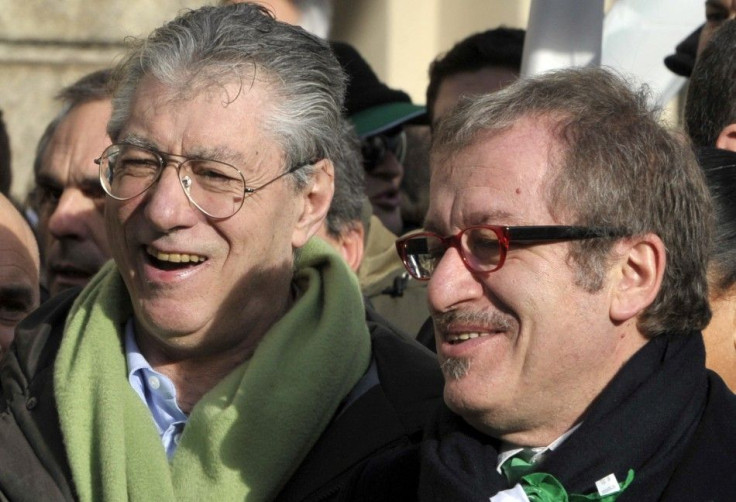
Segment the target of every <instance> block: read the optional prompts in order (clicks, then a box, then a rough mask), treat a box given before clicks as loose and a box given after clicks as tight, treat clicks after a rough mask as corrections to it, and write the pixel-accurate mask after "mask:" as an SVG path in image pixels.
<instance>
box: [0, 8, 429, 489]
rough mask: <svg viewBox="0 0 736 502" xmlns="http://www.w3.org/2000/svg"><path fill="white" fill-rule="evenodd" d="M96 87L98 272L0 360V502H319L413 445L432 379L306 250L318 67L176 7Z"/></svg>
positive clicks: (235, 15)
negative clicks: (111, 79)
mask: <svg viewBox="0 0 736 502" xmlns="http://www.w3.org/2000/svg"><path fill="white" fill-rule="evenodd" d="M115 74H116V76H117V77H118V78H117V79H116V84H117V86H116V88H115V91H114V94H113V100H112V118H111V120H110V122H109V124H108V127H107V131H108V132H109V135H110V138H111V140H112V144H111V145H110V146H107V147H106V148H104V150H103V151H101V152H98V156H97V158H96V160H94V162H96V163H97V165H98V167H99V179H100V182H101V187H102V190H104V193H105V201H104V209H105V210H104V214H105V228H106V231H107V232H106V234H107V239H108V241H109V244H110V249H111V252H112V255H113V259H114V260H113V261H111V262H108V263H107V264H106V265H104V266H103V267H102V269H101V270H100V271H99V273H97V274H96V275H95V277H94V278H93V279H92V280H91V282H90V283H89V284H87V286H86V287H85V288H84V289H83V290H82V291H81V292H80V291H79V290H78V289H75V290H69V291H64V292H61V293H59V294H58V295H56V296H55V297H54V298H52V299H51V300H49V301H48V302H46V303H45V304H44V305H43V306H42V307H41V308H40V309H38V310H36V311H35V312H34V313H32V314H31V315H30V317H28V318H26V321H27V322H26V323H25V324H23V325H22V326H19V327H18V329H17V331H16V343H15V344H14V345H13V347H12V348H11V350H10V351H9V352H8V354H7V355H6V356H5V357H4V358H3V360H2V363H1V366H2V367H1V371H0V388H1V393H0V416H1V417H2V420H0V493H2V498H3V499H9V500H87V501H98V500H99V501H102V500H170V501H174V500H254V501H256V500H259V501H270V500H282V501H290V500H294V501H297V500H298V501H302V500H332V499H336V498H338V497H339V496H340V494H341V490H342V487H343V484H344V482H345V480H346V478H347V476H348V475H349V474H350V472H351V470H352V469H354V468H355V467H356V466H357V465H359V464H360V463H361V462H363V461H364V460H365V459H366V458H368V457H370V456H371V455H373V454H376V453H377V452H381V451H386V450H390V449H392V448H395V447H397V446H401V445H405V444H410V443H412V442H416V441H417V440H418V439H419V438H420V437H421V432H422V424H423V422H424V420H425V418H426V415H427V414H428V413H429V411H430V410H431V409H433V408H434V407H435V406H436V405H437V404H438V401H439V394H440V391H441V379H442V376H441V373H440V370H439V367H438V366H437V363H436V360H435V359H434V358H433V357H432V356H431V355H430V354H428V353H427V352H426V351H424V350H423V349H422V347H420V346H418V345H417V344H416V343H415V342H413V341H412V340H408V339H404V338H401V337H399V336H397V334H396V333H394V332H393V331H391V330H390V329H388V328H387V327H385V326H383V325H379V324H377V323H366V321H365V310H364V306H363V300H362V295H361V292H360V289H359V287H358V283H357V280H356V279H355V276H354V274H352V272H351V271H350V270H349V269H348V267H347V266H346V265H345V264H344V263H343V261H342V260H341V258H340V257H339V256H338V255H337V253H336V252H335V251H333V250H332V248H330V247H329V246H328V245H327V244H326V243H324V242H322V241H320V240H319V239H317V238H311V237H312V236H313V235H314V234H315V233H316V232H317V230H318V229H319V228H320V227H321V226H322V225H323V220H324V218H325V214H326V213H327V211H328V207H329V205H330V201H331V199H332V195H333V191H334V178H335V169H334V163H335V162H336V161H340V160H341V159H343V157H344V155H345V151H344V150H345V149H346V148H347V142H348V135H347V133H348V131H350V129H349V128H348V125H347V124H346V122H345V119H344V118H343V117H342V108H343V106H342V105H343V95H344V89H345V86H344V74H343V72H342V71H341V69H340V66H339V64H338V62H337V61H336V59H335V57H334V55H333V54H332V52H331V50H330V48H329V45H328V44H327V43H326V42H324V41H323V40H321V39H319V38H317V37H314V36H313V35H309V34H307V33H306V32H305V31H303V30H302V29H301V28H297V27H294V26H291V25H288V24H284V23H281V22H277V21H275V20H274V19H273V18H272V17H271V16H270V15H269V14H268V12H267V11H266V10H265V9H263V8H262V7H259V6H257V5H255V4H251V3H241V4H237V5H231V6H223V7H202V8H201V9H197V10H193V11H187V12H185V13H183V14H182V15H181V16H180V17H178V18H177V19H175V20H173V21H171V22H170V23H168V24H165V25H163V26H162V27H160V28H159V29H157V30H156V31H154V32H153V33H152V34H151V35H150V36H149V37H148V38H147V39H146V40H145V41H141V42H139V43H135V44H133V45H132V46H131V48H130V51H129V53H128V54H127V56H126V57H125V58H124V59H123V60H122V61H121V63H120V66H119V67H118V68H117V69H116V72H115ZM333 159H334V160H333Z"/></svg>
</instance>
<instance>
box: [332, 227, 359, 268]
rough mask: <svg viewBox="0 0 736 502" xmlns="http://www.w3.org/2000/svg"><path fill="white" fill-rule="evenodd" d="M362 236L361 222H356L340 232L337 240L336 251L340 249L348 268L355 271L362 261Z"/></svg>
mask: <svg viewBox="0 0 736 502" xmlns="http://www.w3.org/2000/svg"><path fill="white" fill-rule="evenodd" d="M364 238H365V232H364V231H363V224H362V223H356V224H355V225H351V226H350V228H348V229H345V230H344V231H343V232H342V234H340V238H339V239H338V242H337V249H338V251H340V254H341V255H342V257H343V259H345V261H346V262H347V264H348V266H349V267H350V269H351V270H352V271H353V272H356V273H357V272H358V268H359V267H360V264H361V263H362V262H363V250H364V249H365V245H364Z"/></svg>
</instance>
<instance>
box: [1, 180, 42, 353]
mask: <svg viewBox="0 0 736 502" xmlns="http://www.w3.org/2000/svg"><path fill="white" fill-rule="evenodd" d="M40 267H41V264H40V259H39V255H38V245H37V244H36V237H35V236H34V235H33V231H32V230H31V227H30V225H29V224H28V222H27V221H26V220H25V218H23V216H22V215H21V214H20V212H19V211H18V210H17V209H16V208H15V206H14V205H13V203H12V202H10V200H9V199H8V198H7V197H6V196H5V195H3V194H0V354H2V353H5V351H6V350H8V347H9V346H10V342H12V341H13V336H14V332H15V326H16V325H17V324H18V323H19V322H20V321H22V320H23V319H24V318H25V317H26V316H27V315H28V314H29V313H30V312H31V311H32V310H33V309H35V308H36V307H38V304H39V302H40V292H39V273H40Z"/></svg>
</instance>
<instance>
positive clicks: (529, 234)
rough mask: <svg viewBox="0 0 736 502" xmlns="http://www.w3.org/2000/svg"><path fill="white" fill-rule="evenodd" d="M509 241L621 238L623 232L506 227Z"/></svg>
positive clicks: (596, 228) (581, 228)
mask: <svg viewBox="0 0 736 502" xmlns="http://www.w3.org/2000/svg"><path fill="white" fill-rule="evenodd" d="M506 231H507V233H508V236H509V239H510V240H511V241H535V240H552V239H560V240H563V239H593V238H598V237H621V236H623V235H625V232H623V231H622V230H619V229H613V228H605V227H576V226H559V225H543V226H530V227H506Z"/></svg>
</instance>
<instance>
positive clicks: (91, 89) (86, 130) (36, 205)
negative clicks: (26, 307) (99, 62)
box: [30, 70, 112, 295]
mask: <svg viewBox="0 0 736 502" xmlns="http://www.w3.org/2000/svg"><path fill="white" fill-rule="evenodd" d="M110 80H111V71H110V70H100V71H95V72H93V73H90V74H88V75H86V76H84V77H82V78H81V79H79V80H78V81H77V82H75V83H73V84H72V85H70V86H69V87H66V88H65V89H63V90H62V91H61V92H60V93H59V95H58V96H57V98H58V99H59V100H60V101H61V103H62V109H61V111H60V112H59V114H58V115H57V116H56V118H54V119H53V120H52V121H51V123H50V124H49V125H48V126H47V128H46V131H45V132H44V134H43V136H42V137H41V140H40V141H39V143H38V147H37V150H36V159H35V162H34V166H33V170H34V175H35V181H36V184H35V187H34V189H33V193H32V195H31V200H30V202H31V206H32V208H33V210H34V211H35V212H36V214H37V217H38V238H39V243H40V248H41V257H42V260H43V264H44V267H43V274H42V275H43V281H44V284H45V285H46V287H47V289H48V291H49V293H50V294H51V295H55V294H57V293H58V292H59V291H62V290H64V289H66V288H69V287H73V286H83V285H84V284H86V283H87V282H88V281H89V279H90V278H91V277H92V276H93V275H94V274H95V273H96V272H97V271H98V270H99V269H100V267H102V265H103V264H104V263H105V262H106V261H107V260H108V259H109V258H110V249H109V246H108V243H107V237H106V235H105V225H104V220H103V215H102V211H103V204H104V201H105V192H104V191H103V190H102V187H101V185H100V181H99V169H98V166H97V164H96V163H95V159H96V158H97V157H99V156H100V154H101V153H102V151H103V150H104V149H105V148H106V147H107V146H109V145H110V139H109V137H108V135H107V122H108V121H109V120H110V114H111V113H112V101H111V99H112V98H111V91H110V87H109V86H110Z"/></svg>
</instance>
